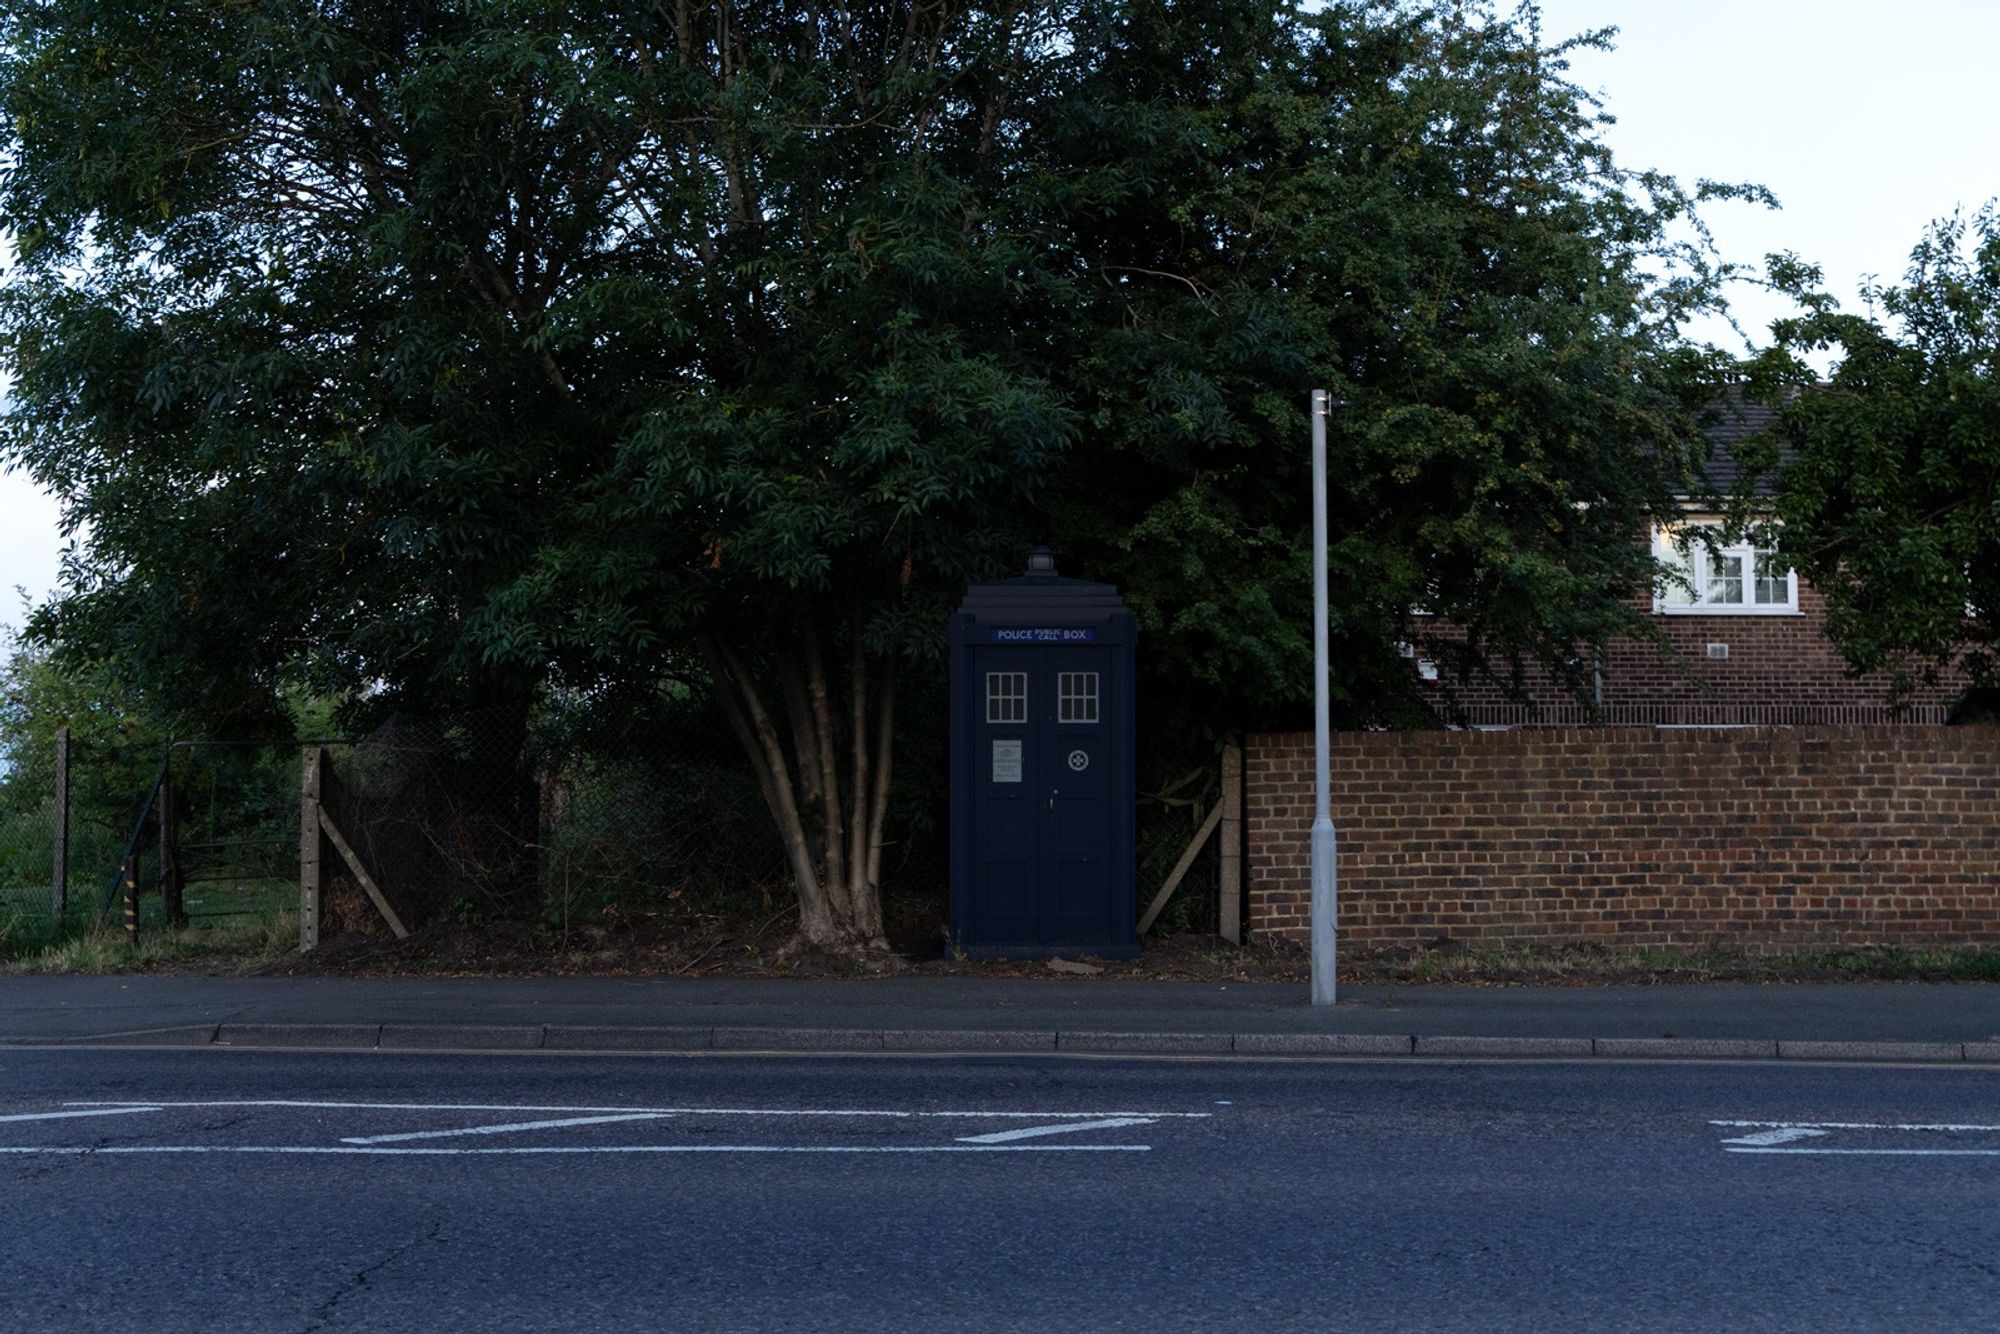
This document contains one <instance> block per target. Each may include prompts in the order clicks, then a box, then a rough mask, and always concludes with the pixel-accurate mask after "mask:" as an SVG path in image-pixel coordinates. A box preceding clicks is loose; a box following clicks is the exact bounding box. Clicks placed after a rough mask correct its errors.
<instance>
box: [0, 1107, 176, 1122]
mask: <svg viewBox="0 0 2000 1334" xmlns="http://www.w3.org/2000/svg"><path fill="white" fill-rule="evenodd" d="M159 1110H160V1108H158V1107H153V1106H146V1107H97V1108H93V1109H91V1110H90V1111H87V1112H25V1113H23V1114H21V1115H19V1116H0V1121H67V1120H69V1119H70V1118H71V1117H73V1116H130V1115H131V1114H132V1113H134V1112H157V1111H159Z"/></svg>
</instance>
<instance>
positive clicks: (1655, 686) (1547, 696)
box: [1405, 395, 1964, 728]
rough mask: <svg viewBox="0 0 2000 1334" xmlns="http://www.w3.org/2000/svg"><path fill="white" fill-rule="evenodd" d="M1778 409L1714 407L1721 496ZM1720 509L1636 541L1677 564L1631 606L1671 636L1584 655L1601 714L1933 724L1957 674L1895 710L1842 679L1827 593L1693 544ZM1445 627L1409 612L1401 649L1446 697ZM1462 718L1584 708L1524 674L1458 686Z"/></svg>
mask: <svg viewBox="0 0 2000 1334" xmlns="http://www.w3.org/2000/svg"><path fill="white" fill-rule="evenodd" d="M1774 417H1775V412H1774V410H1773V409H1771V408H1768V407H1764V406H1762V405H1759V404H1755V403H1748V402H1744V401H1743V400H1742V399H1741V398H1740V397H1738V396H1735V395H1732V396H1731V397H1730V398H1729V399H1727V400H1725V401H1724V402H1722V403H1720V404H1718V405H1717V407H1716V409H1715V412H1714V415H1713V419H1712V420H1711V421H1710V423H1709V424H1708V426H1707V434H1708V437H1709V442H1710V445H1711V447H1712V449H1711V459H1710V464H1709V480H1710V481H1711V482H1713V483H1714V484H1715V487H1716V489H1717V490H1718V491H1721V492H1725V493H1726V492H1727V491H1728V489H1729V488H1730V487H1731V486H1732V485H1733V484H1734V483H1735V482H1736V480H1737V471H1736V462H1735V456H1734V447H1735V446H1736V445H1737V444H1738V443H1740V442H1741V441H1744V440H1746V439H1749V438H1751V437H1753V436H1755V435H1757V434H1759V433H1761V432H1762V431H1764V430H1766V429H1767V428H1768V427H1769V426H1770V425H1771V424H1772V421H1773V419H1774ZM1720 523H1721V519H1720V516H1719V515H1716V514H1713V513H1708V512H1705V511H1704V510H1702V509H1699V508H1696V507H1694V505H1693V504H1692V503H1691V504H1690V507H1689V509H1688V511H1687V513H1686V516H1685V518H1684V519H1683V520H1682V522H1681V523H1680V524H1679V525H1675V526H1671V527H1669V526H1661V527H1659V528H1656V529H1655V531H1654V532H1652V533H1650V534H1647V535H1646V537H1645V538H1644V539H1643V540H1646V541H1648V542H1649V543H1650V545H1651V547H1652V550H1653V554H1654V557H1655V559H1656V560H1658V561H1659V562H1660V563H1661V566H1662V568H1663V569H1664V570H1670V571H1673V573H1672V574H1670V575H1669V576H1668V577H1667V578H1665V579H1663V580H1662V581H1661V583H1660V585H1659V586H1658V587H1656V588H1655V590H1654V595H1653V597H1652V598H1651V600H1650V603H1635V604H1634V609H1635V610H1637V611H1639V612H1641V613H1642V614H1644V615H1646V616H1648V617H1649V618H1651V620H1652V623H1653V625H1654V626H1655V627H1656V628H1657V629H1658V630H1659V631H1660V632H1661V634H1662V635H1663V636H1664V638H1665V640H1666V642H1667V643H1668V645H1670V646H1671V650H1672V653H1671V655H1670V656H1665V655H1662V653H1661V652H1660V651H1659V650H1658V649H1657V648H1656V647H1655V646H1654V645H1652V644H1649V643H1645V642H1642V641H1638V640H1622V641H1617V642H1614V643H1612V644H1611V645H1610V646H1609V647H1608V649H1607V651H1606V652H1605V653H1604V654H1603V655H1602V657H1601V658H1600V659H1599V660H1598V661H1597V662H1595V663H1592V664H1587V669H1588V672H1589V676H1590V679H1591V681H1592V688H1593V693H1594V696H1595V699H1596V701H1597V704H1598V706H1599V708H1600V709H1601V717H1602V719H1603V721H1605V722H1607V723H1612V724H1634V725H1650V726H1667V727H1671V726H1696V727H1699V726H1742V725H1755V724H1781V725H1801V724H1814V723H1826V724H1850V725H1851V724H1858V723H1878V722H1896V723H1941V722H1944V721H1946V719H1947V716H1948V715H1949V713H1950V711H1951V706H1952V702H1953V701H1954V700H1955V699H1956V698H1957V696H1958V695H1959V693H1960V692H1961V691H1962V690H1963V688H1964V683H1963V682H1946V683H1944V684H1941V685H1940V686H1938V687H1935V688H1931V689H1928V690H1920V691H1919V692H1918V693H1917V694H1915V695H1914V696H1912V697H1911V698H1910V700H1909V701H1908V702H1907V704H1906V705H1905V706H1904V707H1902V708H1900V709H1896V710H1892V709H1891V708H1890V706H1889V704H1888V700H1887V696H1888V681H1887V677H1886V676H1885V675H1881V674H1876V675H1870V676H1861V677H1857V676H1854V675H1851V674H1850V673H1849V672H1848V670H1847V667H1846V664H1845V663H1844V662H1843V661H1842V659H1841V656H1840V651H1839V650H1838V649H1837V648H1836V647H1835V646H1834V643H1833V641H1832V640H1831V639H1829V638H1828V637H1827V633H1826V600H1825V598H1824V597H1822V596H1821V595H1820V594H1819V592H1818V591H1817V590H1815V589H1814V588H1813V587H1812V586H1811V585H1810V584H1808V583H1806V582H1805V581H1804V580H1802V579H1800V578H1799V577H1798V575H1797V574H1795V573H1793V572H1791V571H1789V570H1786V569H1781V568H1779V567H1778V566H1777V565H1776V564H1775V562H1774V561H1773V559H1772V557H1771V553H1770V552H1769V551H1768V550H1767V549H1761V548H1759V547H1758V546H1757V545H1756V544H1755V543H1754V542H1751V541H1745V542H1742V543H1740V544H1737V545H1734V546H1730V547H1726V548H1722V549H1720V550H1711V549H1710V548H1709V547H1708V546H1707V544H1705V543H1702V542H1699V541H1694V540H1690V537H1689V534H1690V533H1691V532H1693V530H1695V529H1696V528H1698V527H1700V526H1703V525H1715V526H1717V527H1718V528H1719V526H1720ZM1451 635H1452V628H1451V626H1450V625H1449V623H1446V622H1442V621H1433V620H1432V619H1431V618H1429V617H1421V616H1420V617H1416V618H1413V624H1412V629H1411V636H1410V643H1409V644H1407V645H1406V646H1405V649H1406V653H1407V656H1408V657H1409V659H1410V666H1411V670H1412V671H1413V672H1414V673H1415V674H1416V675H1417V678H1418V682H1419V686H1418V688H1419V690H1420V691H1421V692H1423V693H1424V694H1425V695H1426V696H1427V697H1429V698H1431V699H1432V700H1434V701H1435V702H1436V704H1437V707H1438V710H1439V714H1440V716H1441V717H1442V716H1448V714H1449V713H1450V708H1449V705H1448V704H1447V702H1446V693H1445V689H1444V686H1443V684H1442V683H1436V684H1434V682H1436V678H1437V675H1438V669H1437V666H1436V664H1435V662H1433V661H1432V660H1431V659H1430V658H1428V657H1426V655H1425V653H1424V645H1425V642H1426V641H1427V640H1428V641H1430V642H1432V643H1435V642H1437V641H1439V640H1441V639H1445V638H1449V637H1451ZM1453 692H1454V693H1455V695H1456V700H1457V704H1458V707H1459V709H1460V710H1462V713H1463V717H1464V720H1465V721H1466V722H1467V723H1469V724H1470V725H1471V726H1474V727H1479V728H1509V727H1550V726H1575V725H1577V724H1579V723H1584V722H1588V721H1590V710H1589V709H1587V708H1586V707H1585V706H1584V705H1583V704H1581V703H1580V702H1579V701H1578V700H1576V699H1575V698H1574V697H1573V696H1572V695H1570V694H1569V693H1567V692H1566V691H1564V690H1563V689H1562V688H1561V686H1560V685H1558V684H1557V683H1555V682H1554V681H1551V680H1550V679H1548V677H1547V676H1546V674H1544V673H1540V672H1536V671H1533V670H1531V672H1530V675H1529V678H1528V681H1527V695H1528V698H1527V700H1526V701H1522V700H1520V699H1515V698H1511V697H1510V696H1509V695H1508V694H1507V692H1506V691H1505V690H1504V689H1502V688H1501V687H1500V686H1499V685H1498V684H1496V683H1493V682H1488V681H1479V680H1474V681H1471V682H1466V683H1454V685H1453Z"/></svg>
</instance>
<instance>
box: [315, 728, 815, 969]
mask: <svg viewBox="0 0 2000 1334" xmlns="http://www.w3.org/2000/svg"><path fill="white" fill-rule="evenodd" d="M326 759H327V763H326V769H325V778H324V786H323V790H322V795H321V800H322V803H323V807H324V809H325V812H326V816H327V819H328V820H329V821H330V822H331V823H332V824H333V826H334V828H335V829H336V830H337V831H339V833H340V836H341V838H342V839H343V840H344V841H345V842H346V844H347V845H348V847H349V848H350V849H351V850H352V852H353V854H354V856H355V858H356V859H357V860H358V861H359V863H360V865H361V869H362V870H363V871H364V872H365V873H366V875H367V876H368V878H369V879H371V880H372V881H373V882H374V883H375V885H376V886H377V888H378V889H379V890H380V892H381V893H382V894H383V895H384V897H385V898H387V899H388V900H389V902H390V905H391V908H392V910H393V912H394V913H395V915H396V916H397V917H398V918H399V919H401V920H402V921H404V922H407V923H411V924H416V923H425V922H433V921H438V920H441V919H454V920H458V921H464V922H479V921H484V920H489V919H494V918H514V919H518V918H522V917H536V916H538V917H539V918H540V919H541V920H543V921H544V922H545V923H546V924H548V925H551V926H557V927H563V928H567V927H569V926H571V925H573V924H576V923H579V922H586V921H595V920H601V919H603V918H604V917H606V916H612V917H627V918H629V917H633V916H637V915H644V914H649V913H658V912H662V911H666V910H668V909H669V908H673V907H676V906H680V905H691V904H693V903H695V902H700V903H701V904H703V905H705V906H707V907H710V908H713V909H716V910H720V911H731V910H740V911H744V912H750V911H755V910H758V909H759V908H763V909H768V907H769V905H770V902H771V899H772V898H773V896H774V895H776V894H778V893H780V892H782V888H783V885H784V881H785V863H784V856H783V850H782V848H781V847H780V845H779V842H778V838H777V834H776V831H775V829H774V828H773V826H772V823H771V819H770V816H769V814H768V812H767V811H766V810H765V808H764V803H763V798H762V796H761V794H760V793H759V791H758V788H757V785H756V781H755V779H754V777H753V776H752V774H751V771H750V768H749V765H748V763H747V762H746V761H745V760H744V758H743V756H742V752H741V750H740V748H739V747H738V745H737V743H736V739H735V737H734V736H733V735H731V734H730V733H729V732H728V730H727V728H726V726H725V725H724V724H723V723H722V722H721V720H720V719H719V718H718V717H716V716H715V714H714V713H713V711H712V710H709V709H707V708H705V707H703V706H702V705H701V703H700V702H699V701H697V700H695V699H694V698H692V697H691V696H684V697H680V698H676V697H673V696H667V697H665V698H663V699H661V700H658V701H654V702H652V703H651V704H650V706H649V707H643V708H633V707H609V708H607V707H605V706H604V703H603V702H602V701H577V702H571V703H570V704H569V705H568V706H567V707H564V706H562V705H558V706H555V707H551V708H547V709H544V710H540V711H537V712H535V713H532V714H529V713H523V712H518V711H516V712H508V711H504V710H491V711H483V712H472V713H464V714H459V715H455V716H452V717H449V718H442V719H440V718H418V717H411V716H398V717H394V718H391V719H389V720H388V721H387V722H385V723H383V724H382V725H381V726H379V727H377V728H376V729H375V730H374V731H372V732H371V733H370V734H369V735H368V736H367V737H365V738H363V739H362V740H360V741H358V742H355V743H353V744H352V745H344V746H334V747H329V748H328V749H327V752H326ZM363 891H364V886H363V885H362V884H361V882H360V879H359V877H358V876H357V875H356V874H355V873H354V869H353V868H352V866H351V865H350V864H349V863H348V862H347V859H346V857H345V855H344V854H342V855H340V856H338V857H336V859H335V860H334V861H333V862H332V863H331V864H330V865H329V867H328V870H327V887H326V891H325V892H326V910H325V911H326V924H325V930H326V931H328V932H329V933H337V932H339V931H342V930H357V929H359V930H374V929H376V925H375V924H376V922H377V921H378V919H379V917H380V914H379V913H378V911H377V910H376V908H375V907H374V906H373V905H372V903H370V902H369V901H368V899H367V897H366V895H365V894H364V892H363Z"/></svg>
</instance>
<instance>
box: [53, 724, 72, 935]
mask: <svg viewBox="0 0 2000 1334" xmlns="http://www.w3.org/2000/svg"><path fill="white" fill-rule="evenodd" d="M55 800H56V821H55V824H56V827H55V838H54V840H53V841H54V843H55V848H54V854H55V855H54V857H53V859H52V860H53V865H51V866H50V868H49V872H50V874H49V915H50V916H51V917H53V918H54V919H55V924H56V926H57V927H58V928H60V927H61V926H62V921H63V918H64V917H66V916H67V915H68V914H69V729H68V728H67V727H64V728H61V729H59V730H58V731H57V732H56V778H55Z"/></svg>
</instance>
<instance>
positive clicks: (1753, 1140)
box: [350, 1126, 1829, 1149]
mask: <svg viewBox="0 0 2000 1334" xmlns="http://www.w3.org/2000/svg"><path fill="white" fill-rule="evenodd" d="M1827 1133H1829V1132H1827V1131H1824V1130H1816V1129H1814V1128H1813V1127H1811V1126H1778V1127H1777V1128H1775V1129H1772V1130H1759V1131H1757V1132H1755V1133H1754V1134H1749V1135H1739V1136H1737V1137H1736V1138H1735V1139H1726V1140H1724V1141H1722V1142H1723V1143H1724V1144H1742V1145H1747V1146H1749V1147H1750V1148H1756V1149H1761V1148H1767V1147H1769V1146H1770V1145H1773V1144H1789V1143H1791V1142H1792V1141H1793V1140H1795V1139H1812V1138H1813V1137H1814V1136H1816V1135H1824V1134H1827ZM350 1142H351V1141H350Z"/></svg>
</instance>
